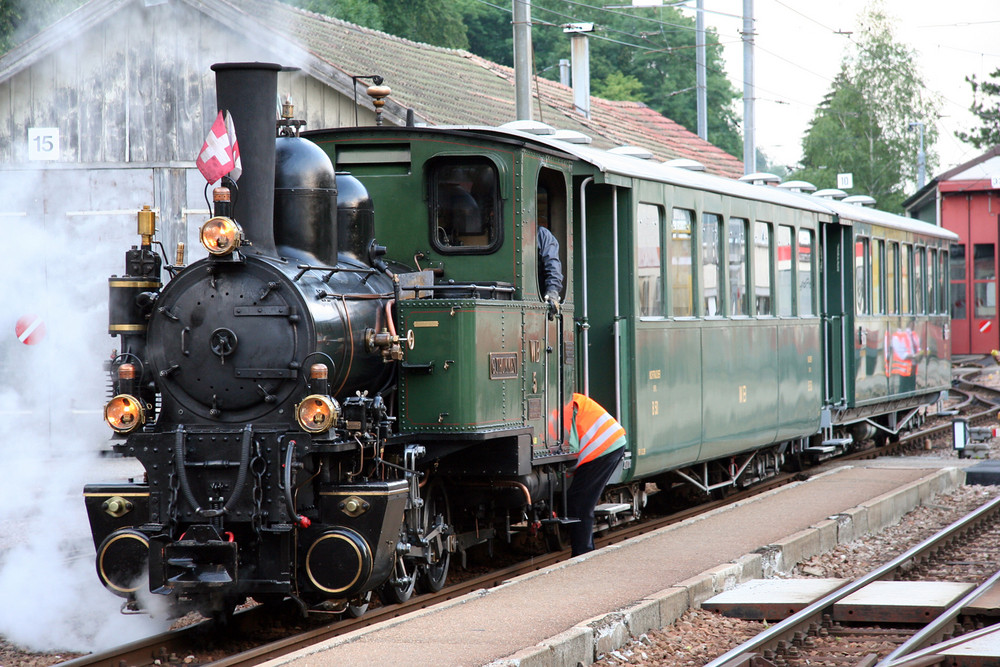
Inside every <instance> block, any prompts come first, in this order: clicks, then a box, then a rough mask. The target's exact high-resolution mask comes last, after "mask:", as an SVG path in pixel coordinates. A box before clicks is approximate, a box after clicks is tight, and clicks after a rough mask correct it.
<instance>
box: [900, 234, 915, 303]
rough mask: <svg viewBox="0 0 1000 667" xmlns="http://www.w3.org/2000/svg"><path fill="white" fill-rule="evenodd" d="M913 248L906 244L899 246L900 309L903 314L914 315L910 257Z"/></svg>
mask: <svg viewBox="0 0 1000 667" xmlns="http://www.w3.org/2000/svg"><path fill="white" fill-rule="evenodd" d="M912 251H913V247H912V246H911V245H910V244H908V243H904V244H902V245H901V246H899V300H900V303H899V309H900V312H903V313H912V312H913V311H912V310H910V305H911V301H910V256H911V253H912Z"/></svg>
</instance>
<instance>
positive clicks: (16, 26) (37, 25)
mask: <svg viewBox="0 0 1000 667" xmlns="http://www.w3.org/2000/svg"><path fill="white" fill-rule="evenodd" d="M84 2H85V0H0V54H4V53H7V52H8V51H10V50H11V49H12V48H14V47H15V46H17V45H18V44H20V43H21V42H23V41H24V40H26V39H28V38H29V37H31V36H33V35H35V34H36V33H38V32H40V31H41V30H42V29H44V28H47V27H48V26H49V25H50V24H52V23H54V22H55V21H57V20H58V19H60V18H62V17H63V16H65V15H66V14H68V13H70V12H71V11H73V10H74V9H76V8H77V7H79V6H80V5H82V4H83V3H84Z"/></svg>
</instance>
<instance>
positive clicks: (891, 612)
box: [706, 498, 1000, 667]
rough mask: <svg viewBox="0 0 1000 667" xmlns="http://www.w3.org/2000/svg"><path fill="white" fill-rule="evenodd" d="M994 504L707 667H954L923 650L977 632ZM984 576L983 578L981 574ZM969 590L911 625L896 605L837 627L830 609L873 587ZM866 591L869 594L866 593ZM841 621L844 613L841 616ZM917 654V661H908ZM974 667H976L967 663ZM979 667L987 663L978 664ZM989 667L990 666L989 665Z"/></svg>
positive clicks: (993, 534) (994, 565)
mask: <svg viewBox="0 0 1000 667" xmlns="http://www.w3.org/2000/svg"><path fill="white" fill-rule="evenodd" d="M998 545H1000V498H995V499H993V500H991V501H990V502H989V503H987V504H985V505H983V506H982V507H980V508H979V509H977V510H975V511H973V512H971V513H969V514H968V515H966V516H965V517H963V518H961V519H959V520H958V521H955V522H954V523H952V524H951V525H949V526H947V527H946V528H944V529H942V530H941V531H939V532H938V533H937V534H935V535H933V536H931V537H930V538H928V539H926V540H924V541H923V542H921V543H920V544H918V545H916V546H914V547H912V548H910V549H909V550H907V551H906V552H904V553H903V554H901V555H899V556H898V557H896V558H894V559H893V560H891V561H889V562H888V563H885V564H883V565H881V566H880V567H878V568H876V569H874V570H872V571H871V572H869V573H868V574H867V575H864V576H862V577H860V578H858V579H855V580H854V581H851V582H850V583H848V584H847V585H845V586H843V587H841V588H838V589H837V590H835V591H833V592H831V593H829V594H827V595H825V596H824V597H822V598H821V599H819V600H817V601H816V602H814V603H812V604H810V605H809V606H807V607H806V608H805V609H803V610H802V611H800V612H798V613H796V614H793V615H791V616H789V617H788V618H786V619H784V620H783V621H781V622H780V623H777V624H776V625H773V626H771V627H770V628H768V629H767V630H765V631H764V632H762V633H760V634H759V635H757V636H756V637H754V638H752V639H751V640H749V641H747V642H745V643H743V644H741V645H740V646H738V647H736V648H734V649H732V650H730V651H729V652H727V653H725V654H724V655H722V656H720V657H718V658H717V659H715V660H713V661H711V662H710V663H708V665H707V666H706V667H765V666H767V667H771V666H773V667H779V666H781V667H798V666H799V665H803V666H804V665H845V666H847V665H851V666H854V667H875V666H876V665H877V666H878V667H890V666H893V667H903V666H904V665H906V666H907V667H918V665H924V666H929V665H937V664H948V665H952V664H955V663H953V662H946V661H945V658H944V657H942V656H941V655H940V654H938V653H935V651H934V650H933V649H928V647H929V646H930V645H932V644H935V643H937V642H940V641H942V640H950V639H952V638H953V637H956V636H961V635H963V634H965V633H966V632H969V631H974V630H976V629H980V628H982V625H983V623H982V621H981V620H980V619H979V618H977V614H978V613H980V612H981V611H982V609H981V608H978V607H977V606H976V603H977V599H981V597H982V596H985V595H986V594H988V593H990V592H991V591H994V589H996V588H997V585H998V581H1000V571H997V570H998V567H1000V563H998V562H997V560H996V558H995V557H994V555H995V554H996V553H997V548H998ZM984 572H985V574H984ZM886 581H911V582H912V581H935V582H941V581H950V582H971V583H972V584H974V588H972V587H971V586H970V588H972V590H971V591H969V592H968V593H966V594H964V595H963V596H962V597H961V599H959V600H958V601H957V602H955V603H953V604H951V605H950V606H948V607H947V609H945V610H944V611H943V612H942V613H940V614H938V615H935V616H933V617H930V618H921V619H919V620H918V619H915V618H913V617H912V616H911V615H910V614H908V613H907V612H906V611H901V608H900V607H899V606H898V604H896V603H893V602H892V601H889V600H887V601H886V603H885V604H884V606H880V607H874V608H872V607H869V608H868V609H867V610H866V611H865V614H866V615H868V616H869V617H870V616H877V617H880V618H882V619H887V620H882V621H876V622H871V621H861V622H857V623H853V622H851V623H845V622H837V621H834V620H833V619H834V618H835V617H836V614H835V612H834V609H835V608H836V605H838V604H843V603H844V600H845V599H847V598H848V597H849V596H852V595H855V594H857V593H858V592H859V591H863V590H864V589H866V587H869V586H871V585H872V584H875V583H876V582H886ZM869 590H871V589H869ZM841 616H843V613H841ZM917 651H922V652H923V655H922V657H921V658H919V659H917V658H914V659H912V660H911V659H909V658H908V657H907V656H911V655H912V654H914V653H915V652H917ZM970 664H979V663H970ZM984 664H985V663H984ZM991 664H992V663H991Z"/></svg>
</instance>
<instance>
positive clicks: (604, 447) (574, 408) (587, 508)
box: [563, 393, 626, 556]
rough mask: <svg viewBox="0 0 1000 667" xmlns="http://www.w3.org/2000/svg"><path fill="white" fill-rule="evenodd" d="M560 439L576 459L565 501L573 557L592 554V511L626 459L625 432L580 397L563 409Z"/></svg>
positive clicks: (579, 395)
mask: <svg viewBox="0 0 1000 667" xmlns="http://www.w3.org/2000/svg"><path fill="white" fill-rule="evenodd" d="M563 428H564V429H565V432H564V433H563V437H564V438H565V440H566V441H567V442H568V443H569V445H570V450H571V451H573V452H575V453H576V455H577V459H576V468H574V470H573V473H572V474H573V480H572V482H571V484H570V487H569V491H568V493H567V497H566V515H567V516H568V517H570V518H573V519H579V522H577V523H572V524H570V525H569V534H570V544H571V546H572V549H573V555H574V556H579V555H580V554H583V553H587V552H588V551H593V550H594V508H595V507H596V506H597V501H598V500H599V499H600V497H601V492H603V491H604V487H605V485H606V484H607V483H608V479H610V478H611V474H612V473H613V472H614V471H615V468H616V467H617V466H618V463H619V462H620V461H621V460H622V457H623V456H624V455H625V442H626V439H625V429H624V428H622V426H621V424H619V423H618V422H617V421H616V420H615V418H614V417H612V416H611V415H610V414H608V412H607V410H605V409H604V408H602V407H601V405H600V404H599V403H598V402H597V401H595V400H593V399H592V398H589V397H587V396H584V395H583V394H576V393H574V394H573V399H572V400H571V401H570V402H569V403H568V404H567V405H566V406H565V408H564V409H563Z"/></svg>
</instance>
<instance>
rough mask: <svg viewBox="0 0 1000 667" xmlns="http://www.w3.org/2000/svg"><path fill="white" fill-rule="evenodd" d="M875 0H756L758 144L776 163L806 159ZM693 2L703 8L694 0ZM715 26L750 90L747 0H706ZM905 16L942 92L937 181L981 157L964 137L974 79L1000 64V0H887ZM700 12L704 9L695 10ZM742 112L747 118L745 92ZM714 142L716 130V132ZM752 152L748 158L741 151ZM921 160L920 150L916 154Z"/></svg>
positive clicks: (921, 65)
mask: <svg viewBox="0 0 1000 667" xmlns="http://www.w3.org/2000/svg"><path fill="white" fill-rule="evenodd" d="M865 3H866V0H836V1H835V2H823V1H820V0H754V2H753V4H754V7H753V11H754V15H755V24H756V26H755V27H756V33H757V35H756V40H755V41H756V49H755V62H754V69H755V79H756V88H757V95H756V97H757V107H756V117H757V129H756V133H755V136H756V141H757V147H758V148H759V149H761V150H763V152H764V153H765V154H766V155H767V156H768V158H769V160H770V161H771V162H772V163H774V164H781V165H791V164H795V163H797V161H798V159H799V158H800V157H801V154H802V151H801V147H802V137H803V135H804V134H805V132H806V130H807V129H808V126H809V121H810V120H811V119H812V116H813V113H814V111H815V109H816V106H817V105H818V104H819V103H820V102H821V101H822V99H823V96H824V95H825V94H826V93H827V92H829V90H830V86H831V84H832V82H833V79H834V77H835V76H836V74H837V72H838V71H839V70H840V64H841V61H842V59H843V57H844V55H845V54H846V53H847V52H848V50H849V49H850V48H852V44H851V41H850V40H851V39H852V38H853V37H852V36H850V35H845V34H839V33H842V32H853V31H856V30H857V17H858V15H859V13H860V12H861V11H862V9H863V8H864V6H865ZM687 4H688V6H690V7H694V5H695V1H694V0H690V1H689V2H688V3H687ZM704 6H705V9H706V18H705V23H706V27H714V28H715V29H716V31H717V32H718V36H719V41H720V42H722V43H723V45H724V47H723V48H724V57H725V60H726V68H727V73H728V75H729V79H730V81H732V82H733V85H734V86H735V87H736V88H737V89H738V90H739V91H740V93H742V91H743V44H742V42H741V41H740V33H741V31H742V23H743V22H742V11H743V1H742V0H704ZM884 6H885V9H886V10H887V13H888V14H889V15H890V16H894V17H896V19H897V20H896V22H895V26H896V40H897V41H899V42H901V43H903V44H906V45H907V46H909V47H910V48H912V49H914V50H915V51H916V52H917V66H918V71H919V72H920V73H921V75H922V76H923V78H924V82H925V84H926V86H927V87H928V88H929V89H930V90H931V91H933V92H934V93H936V94H937V95H938V96H939V99H940V109H941V118H940V119H939V120H938V135H939V138H938V142H937V145H936V146H935V147H934V148H935V150H936V151H937V154H938V156H939V162H938V167H937V168H936V169H934V170H933V171H931V170H928V174H927V178H928V180H930V179H931V178H933V176H934V175H937V174H940V173H942V172H944V171H947V170H948V169H950V168H951V167H953V166H956V165H959V164H962V163H963V162H966V161H968V160H971V159H973V158H975V157H977V156H978V155H980V154H981V153H982V152H983V151H981V150H979V149H976V148H974V147H972V146H971V145H968V144H963V143H962V142H961V141H959V140H958V139H957V138H956V137H955V132H956V131H958V130H970V129H972V128H973V127H975V126H976V125H977V123H976V118H975V116H973V115H972V113H971V112H969V107H970V106H971V104H972V99H973V98H972V88H971V86H970V85H969V84H968V82H966V81H965V77H966V76H968V75H971V74H975V75H976V76H977V77H978V78H979V79H980V80H983V79H986V78H988V76H989V74H990V73H991V72H993V71H994V70H996V69H997V68H1000V39H998V37H1000V0H951V1H950V2H946V3H942V2H940V1H939V0H933V1H932V0H884ZM688 13H690V14H691V15H692V16H693V15H694V10H693V9H692V10H690V12H688ZM737 104H738V108H737V111H738V114H739V116H740V117H742V115H743V102H742V99H741V100H740V101H739V102H738V103H737ZM709 139H711V137H709ZM738 157H742V156H738ZM914 161H916V156H914Z"/></svg>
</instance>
